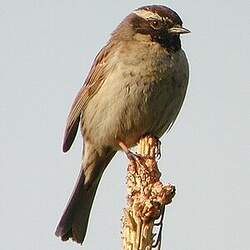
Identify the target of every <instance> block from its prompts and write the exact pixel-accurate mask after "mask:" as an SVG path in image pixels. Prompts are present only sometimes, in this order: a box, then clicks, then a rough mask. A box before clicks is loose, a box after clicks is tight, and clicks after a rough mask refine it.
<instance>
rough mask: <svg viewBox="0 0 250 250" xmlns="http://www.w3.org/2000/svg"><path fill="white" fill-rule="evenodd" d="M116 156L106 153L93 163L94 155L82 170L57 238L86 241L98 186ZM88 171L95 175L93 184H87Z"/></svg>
mask: <svg viewBox="0 0 250 250" xmlns="http://www.w3.org/2000/svg"><path fill="white" fill-rule="evenodd" d="M114 154H115V152H114V151H109V152H106V154H105V155H104V156H103V157H101V158H100V155H98V158H96V160H95V161H93V154H92V159H91V160H90V161H86V164H85V165H88V166H85V167H82V168H81V171H80V174H79V177H78V180H77V183H76V185H75V188H74V191H73V193H72V195H71V197H70V199H69V202H68V204H67V206H66V209H65V211H64V213H63V215H62V217H61V220H60V221H59V224H58V226H57V228H56V232H55V234H56V236H58V237H61V239H62V240H63V241H67V240H68V239H70V238H71V239H72V240H73V241H76V242H77V243H80V244H82V242H83V241H84V238H85V235H86V231H87V226H88V221H89V215H90V211H91V207H92V204H93V201H94V197H95V194H96V190H97V187H98V184H99V182H100V179H101V176H102V173H103V171H104V169H105V168H106V166H107V165H108V163H109V162H110V161H111V159H112V158H113V156H114ZM86 169H88V170H89V169H92V173H93V174H94V175H95V176H94V177H93V176H92V177H91V183H90V182H89V181H87V183H86V179H89V178H86V176H85V175H86ZM88 174H89V173H88Z"/></svg>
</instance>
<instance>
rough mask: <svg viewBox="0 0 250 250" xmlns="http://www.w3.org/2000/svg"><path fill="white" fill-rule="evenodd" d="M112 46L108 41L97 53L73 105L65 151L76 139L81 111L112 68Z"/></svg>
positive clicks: (64, 145) (67, 127)
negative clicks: (110, 56) (109, 60)
mask: <svg viewBox="0 0 250 250" xmlns="http://www.w3.org/2000/svg"><path fill="white" fill-rule="evenodd" d="M112 46H113V45H112V44H111V43H108V44H107V45H106V46H105V47H103V48H102V50H101V51H100V52H99V53H98V54H97V56H96V58H95V60H94V62H93V65H92V67H91V69H90V72H89V74H88V77H87V79H86V80H85V83H84V85H83V86H82V88H81V89H80V91H79V92H78V94H77V96H76V98H75V100H74V102H73V104H72V106H71V109H70V113H69V115H68V119H67V125H66V129H65V133H64V140H63V152H67V151H68V150H69V149H70V147H71V145H72V143H73V141H74V139H75V136H76V133H77V130H78V126H79V122H80V116H81V112H82V111H83V110H84V109H85V107H86V105H87V103H88V101H89V100H90V99H91V98H92V97H93V95H94V94H95V93H96V92H97V91H98V90H99V88H100V87H101V86H102V84H103V83H104V81H105V79H106V78H107V75H108V74H109V72H110V70H111V67H112V66H111V65H109V64H108V63H107V59H108V57H109V54H110V53H111V51H112V50H111V47H112Z"/></svg>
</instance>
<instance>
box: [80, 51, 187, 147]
mask: <svg viewBox="0 0 250 250" xmlns="http://www.w3.org/2000/svg"><path fill="white" fill-rule="evenodd" d="M178 56H179V55H178ZM180 56H181V57H182V55H180ZM177 59H178V58H177ZM169 60H170V59H169ZM174 60H176V59H174ZM184 62H185V63H186V61H184ZM168 65H169V63H168ZM174 65H175V66H174V67H171V68H167V67H165V66H164V64H162V65H159V67H157V68H155V70H154V72H148V71H147V67H148V65H143V66H145V69H144V70H142V72H144V73H148V75H147V74H146V75H145V74H144V73H141V72H136V70H135V69H136V68H137V67H136V65H135V67H134V68H133V67H127V65H124V64H121V65H120V66H119V67H120V68H119V69H118V70H117V72H118V73H117V74H112V75H111V76H110V77H109V78H108V79H107V81H106V82H105V83H104V84H103V86H102V87H101V88H100V89H99V91H98V93H97V94H96V95H95V96H94V97H93V98H92V99H91V100H90V101H89V103H88V106H87V108H86V110H85V112H84V114H83V123H82V132H83V134H85V135H87V136H88V138H90V139H91V140H92V141H93V142H95V143H98V144H99V145H106V146H112V147H114V148H116V149H118V148H119V147H118V142H119V141H122V142H124V143H125V144H126V145H127V146H129V147H130V146H133V145H134V144H136V143H137V142H138V140H139V139H140V137H142V136H143V135H145V134H151V135H153V136H157V137H160V136H162V134H163V133H164V132H165V131H166V130H167V129H168V128H169V126H171V124H172V123H173V122H174V120H175V118H176V116H177V114H178V113H179V110H180V108H181V105H182V102H183V99H184V96H185V92H186V87H187V78H188V68H187V66H186V65H184V70H183V69H182V68H183V66H181V65H178V64H177V65H176V64H174ZM141 68H142V67H141ZM151 68H152V67H151ZM164 71H167V72H164Z"/></svg>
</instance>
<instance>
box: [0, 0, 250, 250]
mask: <svg viewBox="0 0 250 250" xmlns="http://www.w3.org/2000/svg"><path fill="white" fill-rule="evenodd" d="M152 3H160V4H165V5H168V6H169V7H171V8H173V9H174V10H176V11H177V12H178V13H179V15H180V16H181V17H182V19H183V22H184V25H185V27H186V28H188V29H190V30H191V31H192V33H191V34H190V35H186V36H185V37H183V39H182V44H183V47H184V49H185V51H186V54H187V56H188V59H189V62H190V70H191V75H190V85H189V88H188V93H187V97H186V100H185V103H184V106H183V109H182V111H181V114H180V116H179V118H178V119H177V122H176V124H175V126H174V127H173V129H172V130H171V132H170V133H169V134H168V135H167V136H164V137H163V138H162V154H163V155H162V159H161V161H160V163H159V166H160V169H161V171H162V175H163V179H164V180H165V181H169V182H172V183H174V184H175V185H176V187H177V195H176V197H175V199H174V201H173V203H172V205H171V206H169V207H168V209H167V213H166V217H165V226H164V235H163V248H162V249H169V250H210V249H211V250H214V249H219V250H236V249H237V250H246V249H248V248H249V225H250V216H249V211H250V198H249V191H250V181H249V180H250V164H249V163H250V157H249V152H250V146H249V127H250V113H249V107H250V101H249V99H250V98H249V94H250V88H249V83H250V80H249V58H250V53H249V52H250V50H249V44H250V28H249V26H250V18H249V10H250V4H249V1H245V0H242V1H231V0H228V1H225V0H222V1H215V0H211V1H197V0H194V1H180V0H176V1H157V2H153V1H136V0H133V1H118V0H116V1H114V0H106V1H102V2H101V1H88V2H87V3H86V1H80V0H77V1H76V0H75V1H73V0H72V1H65V0H50V1H48V0H43V1H42V0H40V1H39V0H37V1H35V0H33V1H31V0H30V1H28V0H23V1H17V0H12V1H11V0H8V1H7V0H0V30H1V38H0V86H1V91H0V100H1V101H0V115H1V121H0V147H1V151H0V170H1V175H0V195H1V203H0V235H1V247H0V248H1V249H3V250H20V249H23V250H44V249H48V250H60V249H71V250H72V249H88V250H94V249H98V250H108V249H120V248H121V247H120V243H121V240H120V228H121V223H120V217H121V214H122V207H123V206H124V204H125V175H126V165H127V160H126V157H125V156H124V154H122V153H119V154H117V156H116V157H115V159H114V160H113V161H112V163H111V164H110V166H109V168H108V169H107V171H106V172H105V175H104V178H103V179H102V182H101V185H100V187H99V190H98V193H97V197H96V200H95V203H94V207H93V211H92V214H91V219H90V224H89V230H88V234H87V237H86V241H85V245H84V246H83V247H81V246H80V245H77V244H75V243H73V242H70V241H69V242H67V243H63V242H61V241H60V240H59V239H58V238H56V237H55V236H54V230H55V227H56V225H57V222H58V220H59V218H60V216H61V214H62V211H63V209H64V206H65V204H66V202H67V200H68V197H69V195H70V193H71V191H72V188H73V185H74V182H75V179H76V176H77V174H78V171H79V167H80V161H81V138H80V136H78V138H77V140H76V142H75V144H74V146H73V147H72V149H71V150H70V152H69V153H67V154H63V153H62V151H61V143H62V135H63V130H64V127H65V121H66V117H67V114H68V111H69V107H70V105H71V103H72V100H73V98H74V96H75V95H76V93H77V91H78V90H79V88H80V87H81V85H82V83H83V81H84V79H85V77H86V75H87V73H88V71H89V68H90V66H91V63H92V60H93V59H94V57H95V55H96V53H97V52H98V51H99V49H100V48H101V47H102V46H103V45H104V43H105V41H106V40H107V39H108V37H109V34H110V33H111V32H112V30H113V29H114V28H115V27H116V25H117V24H118V23H119V22H120V21H121V20H122V19H123V17H125V16H126V15H127V14H128V13H129V12H130V11H132V10H133V9H135V8H137V7H139V6H142V5H147V4H152Z"/></svg>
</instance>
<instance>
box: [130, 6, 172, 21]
mask: <svg viewBox="0 0 250 250" xmlns="http://www.w3.org/2000/svg"><path fill="white" fill-rule="evenodd" d="M133 13H134V14H136V15H137V16H139V17H141V18H143V19H146V20H148V19H157V20H160V21H162V20H168V21H169V22H171V23H172V22H173V21H172V20H171V19H170V18H167V17H162V16H160V15H159V14H157V13H155V12H152V11H150V10H144V9H140V10H135V11H133Z"/></svg>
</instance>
